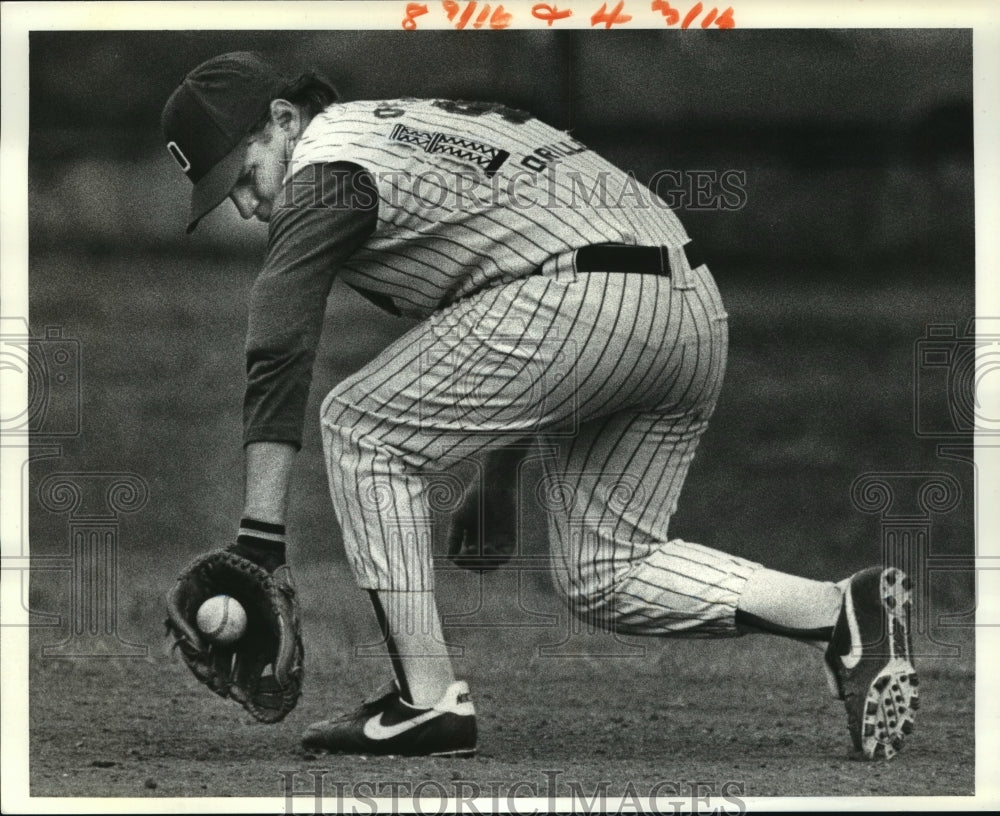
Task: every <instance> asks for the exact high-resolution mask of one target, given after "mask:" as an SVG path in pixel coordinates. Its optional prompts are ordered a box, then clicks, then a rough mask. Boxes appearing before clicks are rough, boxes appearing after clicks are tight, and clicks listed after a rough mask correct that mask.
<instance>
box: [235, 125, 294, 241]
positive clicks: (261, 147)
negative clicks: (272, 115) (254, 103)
mask: <svg viewBox="0 0 1000 816" xmlns="http://www.w3.org/2000/svg"><path fill="white" fill-rule="evenodd" d="M288 147H289V145H288V135H287V133H286V132H285V131H284V130H283V129H282V128H280V127H278V126H277V125H275V124H274V122H270V123H268V124H267V126H266V127H265V128H264V129H263V130H262V131H260V132H259V133H256V134H254V135H253V136H251V137H250V138H249V140H248V144H247V155H246V158H245V159H244V161H243V172H242V174H241V175H240V178H239V180H238V181H237V182H236V185H235V186H234V187H233V189H232V191H231V192H230V194H229V197H230V198H231V199H232V201H233V203H234V204H235V205H236V209H238V210H239V211H240V215H241V216H243V217H244V218H257V220H258V221H264V222H267V221H270V220H271V211H272V210H273V208H274V200H275V199H276V198H277V196H278V193H279V191H280V190H281V186H282V182H283V181H284V179H285V159H286V157H287V155H288V152H289V151H288Z"/></svg>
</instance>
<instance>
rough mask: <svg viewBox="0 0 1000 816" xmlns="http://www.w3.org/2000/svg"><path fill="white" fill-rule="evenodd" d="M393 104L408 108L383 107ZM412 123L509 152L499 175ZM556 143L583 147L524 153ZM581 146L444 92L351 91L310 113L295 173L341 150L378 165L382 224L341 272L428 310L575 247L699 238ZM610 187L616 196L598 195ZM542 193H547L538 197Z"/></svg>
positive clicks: (402, 304)
mask: <svg viewBox="0 0 1000 816" xmlns="http://www.w3.org/2000/svg"><path fill="white" fill-rule="evenodd" d="M386 109H390V110H395V111H398V113H399V115H398V116H395V115H394V116H393V117H392V118H384V114H382V116H383V118H380V116H379V115H377V114H376V110H382V111H384V110H386ZM400 128H404V129H408V130H409V131H411V132H419V133H424V134H437V135H441V136H443V137H446V138H449V139H454V138H455V137H456V136H460V137H462V138H463V139H466V140H468V141H469V142H471V143H475V144H476V145H482V146H486V147H489V148H491V149H494V150H497V151H501V152H506V153H508V154H509V157H508V158H507V159H506V160H505V161H504V162H503V163H502V164H501V165H500V166H499V167H498V168H497V169H496V170H495V172H492V173H490V174H489V175H487V172H486V171H485V169H484V167H483V166H482V165H481V164H480V163H477V162H476V161H474V160H472V159H469V160H462V159H461V158H458V157H457V155H459V154H460V153H461V151H458V153H457V154H450V153H440V152H429V151H428V149H427V146H428V144H430V141H429V140H427V139H424V140H422V141H421V140H416V141H401V140H400V139H399V138H394V134H398V133H399V132H400V130H399V129H400ZM438 143H440V140H439V142H438ZM553 145H565V146H567V148H571V149H573V150H577V151H578V152H574V153H571V155H566V156H562V157H560V158H559V160H558V162H555V163H550V165H549V167H548V168H546V170H545V171H544V172H543V171H538V172H535V171H532V170H531V169H530V167H526V166H525V165H523V164H522V162H523V161H524V160H525V159H526V157H528V158H529V160H530V158H532V157H534V158H536V159H537V154H536V153H535V151H537V150H538V149H539V148H541V149H545V148H546V147H547V146H553ZM576 145H578V143H575V142H573V140H572V139H571V137H569V136H568V135H567V134H566V133H563V132H562V131H559V130H556V129H554V128H552V127H550V126H548V125H546V124H544V123H543V122H540V121H538V120H537V119H529V120H528V121H526V122H524V123H521V124H514V123H512V122H510V121H507V120H505V119H504V118H503V117H502V116H501V115H500V114H499V113H486V114H481V115H475V116H472V115H467V114H461V113H454V112H449V111H447V110H444V109H442V108H440V107H438V106H436V105H435V103H434V102H433V101H432V100H397V101H393V102H390V103H384V102H371V101H369V102H348V103H345V104H337V105H333V106H331V107H329V108H328V109H327V110H326V111H325V112H324V113H323V114H321V115H320V116H318V117H316V118H315V119H314V120H313V121H312V122H311V123H310V125H309V127H308V129H307V130H306V132H305V133H304V134H303V136H302V138H301V140H300V141H299V143H298V144H297V146H296V148H295V152H294V155H293V157H292V161H291V163H290V166H289V170H288V177H291V175H293V174H294V172H295V170H296V169H298V168H301V167H303V166H305V165H306V164H309V163H313V162H330V161H351V162H354V163H357V164H360V165H362V166H363V167H365V168H366V169H367V170H368V171H369V172H370V173H372V175H373V176H374V177H375V179H376V182H377V186H378V193H379V200H380V207H379V221H378V228H377V229H376V233H375V235H374V236H373V237H372V239H371V240H370V241H369V242H368V243H367V244H366V246H365V247H363V248H362V249H361V251H359V252H358V253H356V254H355V255H354V257H352V259H351V261H350V263H348V264H347V265H346V266H345V267H344V268H343V269H342V270H341V271H340V276H341V278H342V279H343V280H344V281H345V282H346V283H348V284H350V285H352V286H358V287H361V288H363V289H367V290H369V291H372V292H376V293H378V294H382V295H388V296H389V297H391V298H392V299H393V301H394V303H395V305H396V307H397V308H398V309H399V310H400V311H401V312H402V313H403V314H405V315H410V316H415V317H427V316H429V315H430V314H432V313H433V312H434V311H436V310H437V309H439V308H441V307H442V306H443V305H447V304H449V303H452V302H454V301H455V300H457V299H458V298H461V297H463V296H465V295H468V294H470V293H472V292H475V291H478V290H480V289H482V288H484V287H487V286H490V285H493V284H495V283H498V282H506V281H511V280H515V279H517V278H522V277H524V276H526V275H530V274H532V273H533V272H534V271H535V270H536V269H538V268H539V267H540V266H541V265H542V264H543V263H544V262H545V261H547V260H548V259H549V258H552V257H554V256H558V255H560V254H563V253H565V252H567V251H568V250H572V249H576V248H579V247H582V246H587V245H589V244H597V243H609V242H610V243H626V244H635V243H651V244H653V245H661V246H671V247H676V246H682V245H683V244H685V243H686V242H687V240H688V238H687V235H686V233H685V232H684V228H683V227H682V226H681V224H680V222H679V221H678V220H677V218H676V216H675V215H674V214H673V213H672V212H671V211H670V210H669V209H667V207H666V205H665V204H664V203H663V202H662V201H660V200H659V199H656V197H655V196H654V195H653V194H652V193H651V192H649V190H647V189H646V188H645V187H644V186H643V185H641V184H638V183H636V182H635V180H634V179H630V178H629V177H628V176H627V175H626V174H625V173H623V172H622V171H621V170H619V169H618V168H616V167H614V166H613V165H611V164H610V163H609V162H607V161H605V160H604V159H602V158H601V157H599V156H597V155H596V154H595V153H593V152H591V151H589V150H586V149H585V148H583V146H582V145H580V146H578V147H577V146H576ZM473 152H474V151H473ZM564 152H569V149H566V150H565V151H564ZM602 186H603V188H604V189H605V190H606V193H605V195H604V205H603V206H596V205H595V203H594V202H593V201H592V202H591V203H590V204H587V199H588V198H595V197H596V196H597V195H598V193H595V192H594V191H595V190H597V191H599V190H600V189H601V188H602ZM459 190H461V191H462V193H461V194H459V192H458V191H459ZM512 196H513V202H514V203H513V204H512V205H511V204H510V201H511V200H512ZM498 201H502V202H503V203H502V204H498V203H497V202H498ZM519 202H520V203H521V204H525V206H519ZM530 202H535V203H534V204H533V205H530V206H527V204H530ZM619 204H620V206H618V205H619ZM640 236H641V237H642V238H641V240H640Z"/></svg>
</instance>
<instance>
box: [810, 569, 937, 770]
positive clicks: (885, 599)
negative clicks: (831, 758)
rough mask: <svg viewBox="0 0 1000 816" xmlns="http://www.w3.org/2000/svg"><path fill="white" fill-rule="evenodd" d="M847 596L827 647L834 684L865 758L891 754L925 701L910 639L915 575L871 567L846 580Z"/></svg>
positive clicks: (848, 728)
mask: <svg viewBox="0 0 1000 816" xmlns="http://www.w3.org/2000/svg"><path fill="white" fill-rule="evenodd" d="M842 586H843V587H844V600H843V603H842V605H841V608H840V617H838V618H837V625H836V626H835V627H834V630H833V639H832V640H831V641H830V645H829V646H828V647H827V650H826V656H825V660H826V665H827V670H828V674H829V677H830V680H831V690H833V691H834V692H835V693H836V696H837V697H839V698H840V699H841V700H843V701H844V705H845V707H846V708H847V730H848V731H849V732H850V734H851V741H852V742H853V743H854V748H855V749H856V750H857V751H859V752H860V753H861V754H862V755H863V756H864V757H865V759H891V758H892V757H894V756H895V755H896V754H897V753H898V752H899V750H900V749H901V748H902V747H903V740H904V737H905V736H906V735H908V734H910V733H911V732H912V731H913V719H914V712H915V711H916V710H917V709H918V708H919V707H920V699H919V696H920V695H919V691H918V688H917V686H918V681H917V672H916V669H915V668H914V667H913V658H912V645H911V642H910V607H911V605H912V591H911V586H910V579H909V578H907V577H906V575H905V574H904V573H903V572H902V571H900V570H898V569H896V568H895V567H890V568H888V569H881V568H879V567H871V568H870V569H866V570H862V571H861V572H858V573H856V574H854V575H852V576H851V577H850V578H849V579H847V581H845V582H843V584H842Z"/></svg>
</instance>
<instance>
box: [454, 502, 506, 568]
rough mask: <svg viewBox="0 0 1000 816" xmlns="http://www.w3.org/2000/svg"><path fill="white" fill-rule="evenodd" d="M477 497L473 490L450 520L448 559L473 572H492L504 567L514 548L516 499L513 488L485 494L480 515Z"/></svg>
mask: <svg viewBox="0 0 1000 816" xmlns="http://www.w3.org/2000/svg"><path fill="white" fill-rule="evenodd" d="M479 505H480V494H479V491H478V490H473V491H472V493H471V494H470V496H469V498H468V499H467V500H466V502H465V503H464V504H463V505H462V507H461V508H460V509H459V511H458V512H457V513H456V514H455V516H454V517H453V518H452V520H451V528H450V530H449V532H448V558H449V560H451V562H452V563H453V564H455V566H457V567H461V568H462V569H467V570H471V571H473V572H492V571H493V570H495V569H497V568H498V567H501V566H503V565H504V564H506V563H507V562H508V561H510V559H511V558H512V557H513V555H514V552H515V550H516V549H517V531H516V529H515V525H516V523H517V515H516V512H515V511H516V506H515V505H516V497H515V494H514V491H513V489H510V488H499V489H494V490H492V491H490V492H488V493H487V496H486V506H485V507H484V508H483V513H482V516H480V508H479Z"/></svg>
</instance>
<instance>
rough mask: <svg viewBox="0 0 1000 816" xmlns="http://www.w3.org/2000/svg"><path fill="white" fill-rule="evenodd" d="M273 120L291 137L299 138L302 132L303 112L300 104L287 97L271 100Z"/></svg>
mask: <svg viewBox="0 0 1000 816" xmlns="http://www.w3.org/2000/svg"><path fill="white" fill-rule="evenodd" d="M271 121H272V122H273V123H274V124H275V125H277V127H278V128H279V129H280V130H283V131H284V132H285V134H286V135H287V136H288V137H289V138H291V139H296V138H298V136H299V135H300V134H301V133H302V129H303V120H302V112H301V111H300V110H299V106H298V105H296V104H294V103H292V102H289V101H288V100H287V99H272V100H271Z"/></svg>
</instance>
